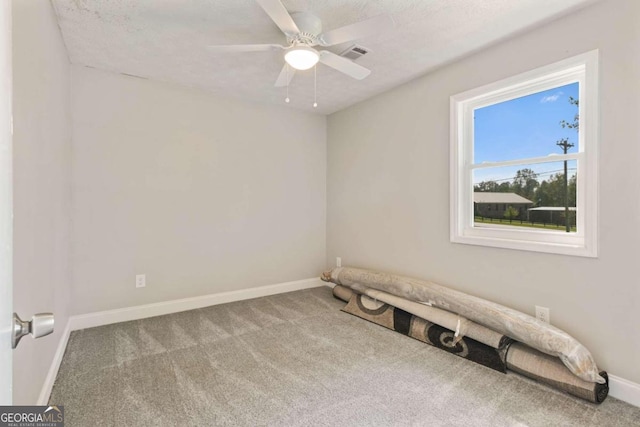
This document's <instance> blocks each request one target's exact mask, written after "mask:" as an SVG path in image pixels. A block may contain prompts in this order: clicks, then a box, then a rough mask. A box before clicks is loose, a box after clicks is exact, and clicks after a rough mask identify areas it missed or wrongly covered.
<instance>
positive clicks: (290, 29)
mask: <svg viewBox="0 0 640 427" xmlns="http://www.w3.org/2000/svg"><path fill="white" fill-rule="evenodd" d="M256 1H257V2H258V4H259V5H260V6H261V7H262V8H263V9H264V11H265V12H267V15H269V17H270V18H271V19H272V20H273V22H275V23H276V25H277V26H278V28H280V30H282V32H283V33H285V34H286V35H292V36H294V35H296V34H299V33H300V30H299V29H298V26H297V25H296V23H295V22H293V18H291V15H289V12H288V11H287V9H286V8H285V7H284V5H283V4H282V2H281V1H280V0H256Z"/></svg>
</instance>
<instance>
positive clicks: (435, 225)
mask: <svg viewBox="0 0 640 427" xmlns="http://www.w3.org/2000/svg"><path fill="white" fill-rule="evenodd" d="M639 21H640V2H638V1H637V0H615V1H604V2H599V3H596V4H594V5H592V6H590V7H588V8H586V9H583V10H582V11H579V12H576V13H575V14H573V15H571V16H569V17H565V18H562V19H560V20H557V21H554V22H551V23H549V24H547V25H545V26H544V27H540V28H538V29H535V30H533V31H531V32H528V33H525V34H522V35H520V36H518V37H515V38H512V39H509V40H506V41H504V42H503V43H501V44H498V45H495V46H493V47H491V48H489V49H487V50H484V51H482V52H479V53H477V54H475V55H473V56H470V57H468V58H466V59H463V60H461V61H459V62H456V63H453V64H451V65H449V66H446V67H444V68H441V69H439V70H437V71H435V72H433V73H430V74H429V75H426V76H424V77H422V78H419V79H417V80H414V81H412V82H410V83H408V84H406V85H404V86H401V87H399V88H397V89H394V90H392V91H390V92H387V93H384V94H382V95H380V96H377V97H376V98H373V99H371V100H368V101H365V102H363V103H361V104H359V105H356V106H353V107H352V108H349V109H347V110H344V111H342V112H338V113H335V114H333V115H331V116H329V119H328V171H327V180H328V181H327V200H328V208H327V219H328V221H327V262H328V264H329V265H333V263H334V260H335V257H336V256H341V257H342V263H343V265H351V266H361V267H369V268H375V269H379V270H385V271H390V272H396V273H402V274H405V275H411V276H416V277H422V278H426V279H431V280H434V281H436V282H438V283H441V284H443V285H448V286H451V287H453V288H456V289H459V290H462V291H465V292H469V293H471V294H474V295H478V296H480V297H484V298H487V299H490V300H493V301H496V302H499V303H502V304H505V305H508V306H511V307H514V308H516V309H519V310H522V311H524V312H527V313H530V314H533V311H534V305H542V306H547V307H550V308H551V321H552V323H553V324H555V325H557V326H559V327H561V328H563V329H565V330H567V331H568V332H570V333H571V334H573V335H574V336H575V337H576V338H577V339H579V340H580V341H582V342H583V343H584V344H585V345H586V346H587V347H588V348H589V349H590V350H591V351H592V353H593V354H594V356H595V358H596V360H597V362H598V363H599V365H600V366H601V367H602V368H603V369H607V370H608V371H610V372H611V373H612V374H615V375H618V376H621V377H624V378H626V379H628V380H631V381H634V382H640V364H639V363H638V360H640V335H639V334H638V325H640V283H638V282H639V279H638V275H637V272H636V270H635V266H636V265H637V262H638V259H637V258H638V248H637V244H638V242H639V241H640V168H638V159H640V145H639V144H638V141H640V128H639V127H638V124H637V119H638V116H639V114H640V106H639V102H640V101H639V100H640V85H639V84H638V76H640V34H639V33H640V30H639V28H640V27H639V26H638V22H639ZM596 48H598V49H600V59H601V66H600V77H601V86H600V89H601V138H600V160H599V165H600V189H601V192H600V230H601V231H600V256H599V258H598V259H588V258H579V257H569V256H561V255H547V254H541V253H533V252H524V251H515V250H503V249H495V248H488V247H479V246H468V245H461V244H453V243H450V242H449V96H451V95H453V94H456V93H459V92H462V91H465V90H468V89H471V88H474V87H478V86H481V85H483V84H486V83H490V82H493V81H496V80H499V79H501V78H505V77H508V76H511V75H514V74H517V73H520V72H523V71H527V70H530V69H533V68H536V67H538V66H542V65H545V64H548V63H551V62H555V61H558V60H561V59H563V58H566V57H569V56H572V55H576V54H579V53H582V52H585V51H588V50H591V49H596Z"/></svg>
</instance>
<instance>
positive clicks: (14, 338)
mask: <svg viewBox="0 0 640 427" xmlns="http://www.w3.org/2000/svg"><path fill="white" fill-rule="evenodd" d="M53 323H54V322H53V313H38V314H35V315H34V316H33V317H32V318H31V320H29V321H24V320H22V319H20V317H18V315H17V314H16V313H13V328H12V331H11V348H16V347H17V346H18V343H19V342H20V339H21V338H22V337H23V336H25V335H27V334H31V336H32V337H34V338H40V337H44V336H45V335H49V334H50V333H52V332H53Z"/></svg>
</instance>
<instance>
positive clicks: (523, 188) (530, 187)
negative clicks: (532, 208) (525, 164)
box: [511, 169, 540, 201]
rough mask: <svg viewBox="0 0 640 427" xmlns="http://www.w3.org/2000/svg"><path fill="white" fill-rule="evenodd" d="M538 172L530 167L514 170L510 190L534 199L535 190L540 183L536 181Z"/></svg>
mask: <svg viewBox="0 0 640 427" xmlns="http://www.w3.org/2000/svg"><path fill="white" fill-rule="evenodd" d="M537 178H538V174H537V173H535V172H534V171H533V170H531V169H520V170H519V171H517V172H516V176H515V178H514V179H513V184H512V185H511V191H512V192H514V193H516V194H518V195H520V196H522V197H524V198H525V199H529V200H531V201H533V200H535V192H536V189H537V188H538V186H539V185H540V183H539V182H538V179H537Z"/></svg>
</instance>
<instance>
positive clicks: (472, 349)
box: [338, 290, 507, 372]
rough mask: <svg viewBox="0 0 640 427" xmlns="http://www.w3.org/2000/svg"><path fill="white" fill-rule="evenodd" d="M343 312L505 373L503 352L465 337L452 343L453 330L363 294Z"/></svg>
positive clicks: (355, 296) (357, 296)
mask: <svg viewBox="0 0 640 427" xmlns="http://www.w3.org/2000/svg"><path fill="white" fill-rule="evenodd" d="M338 292H340V290H338ZM342 311H344V312H345V313H349V314H353V315H354V316H357V317H360V318H362V319H365V320H368V321H370V322H372V323H376V324H378V325H381V326H384V327H386V328H389V329H391V330H394V331H397V332H400V333H401V334H404V335H408V336H410V337H411V338H415V339H417V340H419V341H422V342H425V343H427V344H430V345H432V346H434V347H438V348H440V349H442V350H445V351H447V352H449V353H452V354H455V355H456V356H460V357H464V358H465V359H469V360H472V361H474V362H476V363H479V364H481V365H484V366H486V367H488V368H491V369H495V370H496V371H499V372H506V367H507V366H506V363H505V360H504V350H499V349H495V348H493V347H490V346H488V345H486V344H483V343H481V342H478V341H476V340H474V339H472V338H470V337H468V336H467V337H462V338H461V339H459V340H455V339H454V332H453V331H451V330H449V329H447V328H444V327H442V326H440V325H436V324H434V323H431V322H429V321H427V320H424V319H421V318H419V317H417V316H414V315H413V314H411V313H408V312H406V311H404V310H401V309H399V308H396V307H393V306H391V305H389V304H385V303H383V302H381V301H376V300H374V299H371V298H369V297H368V296H366V295H361V294H355V293H354V294H353V295H352V296H351V298H350V299H349V302H348V303H347V305H346V306H345V307H344V308H343V309H342Z"/></svg>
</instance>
